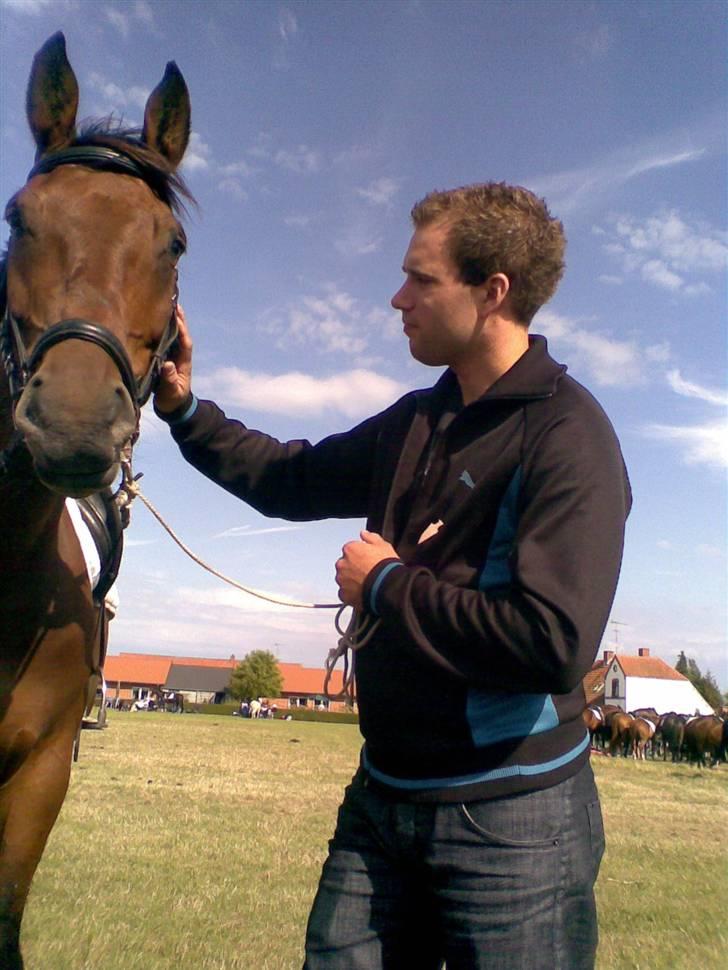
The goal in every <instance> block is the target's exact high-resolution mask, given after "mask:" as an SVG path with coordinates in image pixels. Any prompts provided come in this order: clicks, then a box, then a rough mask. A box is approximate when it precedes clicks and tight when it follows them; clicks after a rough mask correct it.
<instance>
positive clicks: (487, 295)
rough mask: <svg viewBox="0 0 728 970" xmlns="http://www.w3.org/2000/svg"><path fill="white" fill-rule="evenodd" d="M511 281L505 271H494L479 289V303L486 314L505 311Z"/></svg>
mask: <svg viewBox="0 0 728 970" xmlns="http://www.w3.org/2000/svg"><path fill="white" fill-rule="evenodd" d="M510 288H511V281H510V280H509V279H508V277H507V276H506V274H505V273H493V274H492V275H491V276H489V277H488V279H487V280H485V282H483V283H481V284H480V286H479V287H478V288H477V289H478V304H479V307H480V310H481V312H482V313H483V314H484V315H490V314H491V313H497V312H498V311H501V312H503V310H504V309H505V307H504V304H505V303H506V301H507V299H508V293H509V291H510Z"/></svg>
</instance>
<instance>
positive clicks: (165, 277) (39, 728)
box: [0, 33, 191, 970]
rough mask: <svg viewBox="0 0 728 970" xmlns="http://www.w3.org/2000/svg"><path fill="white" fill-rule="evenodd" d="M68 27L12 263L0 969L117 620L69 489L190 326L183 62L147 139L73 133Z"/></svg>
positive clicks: (106, 454)
mask: <svg viewBox="0 0 728 970" xmlns="http://www.w3.org/2000/svg"><path fill="white" fill-rule="evenodd" d="M77 106H78V84H77V81H76V77H75V75H74V73H73V70H72V68H71V65H70V63H69V61H68V58H67V56H66V45H65V39H64V37H63V35H62V34H61V33H58V34H55V35H54V36H53V37H51V38H50V39H49V40H48V41H47V42H46V43H45V44H44V45H43V47H42V48H41V49H40V50H39V51H38V53H37V54H36V56H35V59H34V61H33V66H32V69H31V72H30V79H29V83H28V91H27V104H26V107H27V115H28V122H29V125H30V130H31V133H32V136H33V139H34V141H35V146H36V156H35V164H34V166H33V168H32V170H31V172H30V175H29V176H28V180H27V182H26V184H25V186H24V187H23V188H21V189H20V191H19V192H17V193H16V195H15V196H13V198H12V199H11V200H10V202H9V203H8V206H7V209H6V214H5V217H6V219H7V221H8V223H9V225H10V230H11V232H10V239H9V243H8V249H7V253H6V255H5V257H4V258H3V259H2V261H1V262H0V315H1V316H2V329H1V330H0V352H1V353H0V356H1V357H2V363H3V365H4V366H3V367H2V368H0V577H2V582H0V966H2V967H3V968H4V970H19V968H21V967H22V965H23V962H22V957H21V954H20V946H19V941H20V924H21V919H22V913H23V908H24V906H25V902H26V899H27V895H28V891H29V888H30V883H31V879H32V877H33V874H34V872H35V869H36V867H37V865H38V862H39V861H40V858H41V855H42V852H43V849H44V847H45V844H46V841H47V838H48V835H49V833H50V831H51V828H52V827H53V824H54V822H55V820H56V817H57V815H58V812H59V811H60V808H61V805H62V803H63V799H64V797H65V794H66V790H67V787H68V781H69V776H70V768H71V753H72V748H73V744H74V738H75V736H76V734H77V730H78V727H79V724H80V722H81V720H82V717H83V714H84V709H85V707H86V700H87V696H88V693H89V684H90V683H91V684H92V686H93V689H92V690H91V691H90V696H91V697H93V695H94V694H95V686H96V685H95V682H94V674H95V673H97V672H98V663H99V653H100V650H101V647H102V644H101V643H100V640H101V631H102V629H103V623H102V622H101V620H100V617H99V609H98V608H97V607H96V606H95V604H94V600H93V597H92V591H91V588H90V585H89V580H88V577H87V571H86V566H85V562H84V559H83V557H82V554H81V548H80V545H79V541H78V539H77V537H76V533H75V531H74V530H73V528H72V525H71V521H70V517H69V514H68V512H67V511H66V505H65V503H66V498H67V497H68V496H71V497H74V498H80V497H83V496H87V495H90V494H92V493H98V492H100V491H101V490H103V489H107V488H108V487H109V486H110V485H111V484H112V483H113V482H114V481H116V480H117V478H118V473H119V466H120V458H121V455H122V451H123V449H125V448H126V447H128V446H129V445H130V443H133V441H134V440H135V438H136V436H137V434H138V429H139V417H140V408H141V406H142V405H143V403H144V402H145V400H146V399H147V398H148V396H149V395H150V393H151V390H152V387H153V384H154V380H155V378H156V376H157V375H158V372H159V368H160V367H161V365H162V362H163V360H164V357H165V355H166V354H167V353H168V351H169V348H170V346H171V343H172V341H173V339H174V335H175V332H176V314H175V306H176V287H177V260H178V258H179V256H180V255H181V253H182V252H183V251H184V234H183V231H182V228H181V225H180V222H179V218H178V217H179V216H180V213H181V208H182V202H181V198H180V197H181V196H184V197H186V198H188V199H191V196H190V194H189V192H188V191H187V190H186V188H185V186H184V183H183V182H182V180H181V179H180V178H179V177H178V176H177V175H176V174H175V171H176V168H177V166H178V165H179V163H180V162H181V160H182V157H183V155H184V152H185V148H186V146H187V142H188V139H189V132H190V103H189V94H188V91H187V86H186V84H185V82H184V79H183V77H182V75H181V73H180V71H179V69H178V68H177V66H176V65H175V64H174V63H173V62H170V63H169V64H168V65H167V68H166V71H165V74H164V77H163V79H162V81H161V82H160V83H159V85H158V86H157V87H156V88H155V89H154V91H153V92H152V94H151V95H150V97H149V100H148V101H147V104H146V108H145V112H144V126H143V129H142V130H141V132H138V131H136V132H132V131H130V130H125V131H123V130H121V129H120V128H113V127H112V125H111V123H109V122H107V123H102V122H97V123H95V124H94V125H91V126H89V127H87V128H85V129H84V130H82V131H81V132H80V133H77V131H76V111H77Z"/></svg>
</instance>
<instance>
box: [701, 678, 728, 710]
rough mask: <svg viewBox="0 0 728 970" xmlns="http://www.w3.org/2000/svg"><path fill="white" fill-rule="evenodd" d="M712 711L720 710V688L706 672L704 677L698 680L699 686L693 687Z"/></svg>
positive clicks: (721, 699)
mask: <svg viewBox="0 0 728 970" xmlns="http://www.w3.org/2000/svg"><path fill="white" fill-rule="evenodd" d="M695 686H696V687H697V689H698V690H699V691H700V693H701V694H702V695H703V697H704V698H705V699H706V701H707V702H708V703H709V704H710V706H711V707H712V708H713V710H714V711H718V710H720V706H721V704H722V701H723V697H722V694H721V692H720V687H718V683H717V681H716V679H715V677H714V676H713V675H712V674H711V672H710V671H708V672H707V673H706V674H705V676H704V677H701V678H700V684H699V685H698V684H696V685H695Z"/></svg>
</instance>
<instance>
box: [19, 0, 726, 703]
mask: <svg viewBox="0 0 728 970" xmlns="http://www.w3.org/2000/svg"><path fill="white" fill-rule="evenodd" d="M724 15H725V10H724V6H723V4H721V3H714V2H701V0H692V2H677V3H671V2H667V0H663V2H659V3H644V2H633V3H622V2H619V3H612V2H608V0H607V2H600V3H595V2H584V3H581V2H578V0H571V2H510V3H501V2H492V3H490V2H465V3H463V2H458V0H449V2H444V3H443V2H426V0H399V2H396V0H394V2H392V0H390V2H381V3H378V2H367V3H363V2H316V0H309V2H305V3H296V2H287V3H280V4H279V3H275V2H253V3H250V2H210V0H208V2H205V3H193V2H186V3H185V2H172V0H170V2H151V0H137V2H125V3H120V2H116V3H111V2H110V3H105V2H103V0H96V2H89V0H0V58H1V62H2V66H1V67H0V107H1V115H0V138H1V143H0V144H1V150H2V168H1V171H0V196H2V197H3V198H8V197H9V196H10V195H11V194H12V193H13V192H14V191H15V190H16V189H17V188H18V187H19V186H20V185H21V184H22V182H23V181H24V179H25V175H26V173H27V171H28V169H29V167H30V164H31V161H32V155H33V146H32V143H31V139H30V136H29V134H28V131H27V126H26V122H25V116H24V96H25V84H26V80H27V76H28V71H29V68H30V63H31V60H32V57H33V54H34V53H35V51H36V50H37V48H38V47H39V46H40V45H41V44H42V43H43V42H44V41H45V40H46V38H47V37H48V36H50V35H51V34H52V33H53V32H55V31H56V30H58V29H61V30H63V31H64V33H65V35H66V40H67V45H68V52H69V57H70V60H71V63H72V64H73V67H74V69H75V71H76V74H77V76H78V79H79V84H80V87H81V109H80V117H89V116H98V115H105V114H108V113H109V112H111V111H113V112H115V113H116V114H117V115H122V116H123V118H124V119H125V121H126V122H128V123H131V124H134V123H140V121H141V118H142V115H143V105H144V102H145V99H146V96H147V95H148V93H149V91H150V90H151V89H152V88H153V87H154V86H155V85H156V83H157V82H158V81H159V79H160V78H161V76H162V73H163V70H164V66H165V63H166V62H167V61H168V60H175V61H176V62H177V64H178V66H179V67H180V69H181V70H182V72H183V74H184V76H185V78H186V80H187V84H188V86H189V88H190V92H191V99H192V111H193V136H192V141H191V145H190V148H189V151H188V155H187V158H186V160H185V163H184V167H183V171H184V173H185V175H186V178H187V180H188V183H189V185H190V187H191V189H192V191H193V192H194V194H195V196H196V198H197V201H198V203H199V209H198V210H196V211H193V212H191V214H190V217H189V219H188V220H187V224H186V228H187V235H188V239H189V249H188V253H187V255H186V256H185V257H184V260H183V264H182V270H181V282H180V288H181V298H182V302H183V304H184V306H185V309H186V311H187V315H188V319H189V321H190V325H191V328H192V332H193V337H194V340H195V377H194V387H195V390H196V391H197V393H198V394H200V395H201V396H211V397H213V398H214V399H216V400H217V401H218V403H219V404H220V405H221V406H222V407H224V408H225V410H226V411H227V412H228V413H229V414H232V415H234V416H236V417H240V418H241V419H242V420H244V421H245V422H246V423H247V424H248V425H250V426H252V427H258V428H261V429H263V430H265V431H267V432H269V433H271V434H274V435H276V436H277V437H280V438H286V439H287V438H291V437H306V438H309V439H311V440H318V439H319V438H321V437H323V436H324V435H326V434H329V433H331V432H334V431H341V430H344V429H346V428H348V427H350V426H351V425H353V424H355V423H356V422H357V421H358V420H359V419H361V418H363V417H365V416H367V415H368V414H371V413H373V412H375V411H377V410H379V409H381V408H383V407H385V406H386V405H387V404H389V403H390V402H391V401H392V400H393V399H394V398H395V397H396V396H398V395H399V394H400V393H401V392H403V391H405V390H407V389H410V388H413V387H418V386H426V385H428V384H430V383H432V382H433V381H434V380H435V379H436V378H437V373H436V372H433V371H431V370H427V369H426V368H424V367H422V366H421V365H418V364H416V363H415V362H413V361H412V360H411V359H410V358H409V355H408V351H407V343H406V340H405V338H404V337H403V335H402V332H401V324H400V321H399V316H398V314H397V313H395V312H394V311H393V310H392V309H391V307H390V305H389V299H390V297H391V296H392V294H393V293H394V292H395V291H396V289H397V288H398V287H399V285H400V281H401V270H400V267H401V262H402V256H403V253H404V250H405V249H406V246H407V242H408V239H409V235H410V229H409V220H408V213H409V209H410V207H411V205H412V203H413V202H414V201H415V200H416V199H419V198H420V197H421V196H422V195H424V194H425V193H426V192H427V191H429V190H430V189H433V188H446V187H451V186H454V185H459V184H464V183H468V182H475V181H485V180H490V179H496V180H505V181H509V182H513V183H518V184H522V185H525V186H527V187H529V188H531V189H533V190H534V191H536V192H538V193H539V194H541V195H543V196H544V197H545V198H546V199H547V201H548V203H549V205H550V208H551V209H552V211H553V212H554V214H556V215H557V216H559V217H560V218H561V219H562V220H563V222H564V224H565V228H566V232H567V236H568V240H569V246H568V251H567V273H566V276H565V279H564V281H563V283H562V285H561V287H560V289H559V291H558V293H557V294H556V297H555V298H554V300H553V301H552V302H551V303H550V304H549V305H548V307H546V308H545V309H544V310H542V311H541V313H540V314H539V315H538V316H537V318H536V321H535V322H534V325H533V327H532V329H533V330H534V331H535V332H540V333H544V334H545V335H546V336H547V337H548V338H549V345H550V349H551V352H552V354H553V355H554V356H555V357H556V358H557V359H559V360H562V361H564V362H565V363H567V364H568V365H569V370H570V373H571V374H572V375H573V376H574V377H575V378H576V379H577V380H579V381H581V382H582V383H584V384H586V385H587V386H588V387H589V388H590V389H591V390H592V391H593V393H594V394H595V395H596V396H597V397H598V398H599V400H600V401H601V403H602V404H603V406H604V407H605V409H606V410H607V412H608V414H609V415H610V417H611V418H612V421H613V423H614V425H615V427H616V429H617V432H618V434H619V437H620V440H621V443H622V447H623V451H624V454H625V458H626V461H627V464H628V467H629V470H630V475H631V479H632V484H633V488H634V497H635V504H634V510H633V512H632V515H631V517H630V521H629V525H628V532H627V546H626V552H625V559H624V566H623V572H622V578H621V581H620V586H619V590H618V593H617V599H616V602H615V605H614V610H613V612H612V620H613V621H615V622H614V623H610V625H609V627H608V629H607V633H606V635H605V642H604V645H603V646H604V647H611V646H612V645H613V644H614V641H615V637H616V636H618V640H619V648H620V649H623V650H625V651H626V652H636V650H637V648H638V647H645V646H646V647H649V648H650V650H651V652H652V653H653V654H654V655H658V656H661V657H663V658H664V659H665V660H667V661H668V662H669V663H671V664H674V662H675V659H676V657H677V655H678V653H679V651H680V650H685V652H686V653H687V654H688V656H693V657H695V659H696V660H697V662H698V664H699V665H700V667H701V669H702V670H703V671H704V672H705V670H706V669H710V670H711V671H712V672H713V674H714V675H715V676H716V677H717V679H718V681H719V683H720V684H721V686H722V687H723V688H724V689H725V688H726V687H728V668H727V659H726V658H727V651H726V638H727V625H728V624H727V606H726V603H727V601H728V597H727V595H726V594H727V592H728V591H727V589H726V585H727V584H726V464H727V463H728V425H727V421H726V412H727V408H728V392H727V391H726V363H727V360H726V355H727V344H726V330H725V320H726V298H725V267H726V254H727V251H728V249H727V243H726V235H725V226H726V192H725V177H724V173H725V162H726V158H725V154H726V152H725V149H726V142H725V135H724V128H723V125H724V116H725V107H726V104H725V78H724V63H725V56H726V52H727V51H726V31H725V22H724ZM6 238H7V228H6V227H3V236H2V241H3V242H4V241H5V239H6ZM149 410H150V408H147V411H149ZM136 470H137V471H141V472H143V473H144V479H143V481H142V486H143V489H144V492H145V494H146V495H147V497H148V498H149V499H150V500H151V501H152V502H153V503H154V504H155V505H156V506H157V507H158V508H159V509H160V511H161V512H162V514H163V515H164V516H165V517H166V518H167V519H168V520H169V521H170V523H171V524H172V526H173V528H174V529H176V530H177V531H178V532H179V534H180V535H181V537H182V538H183V539H184V541H185V542H187V543H188V545H190V546H191V547H192V548H193V550H194V551H195V552H196V553H197V554H198V555H200V556H201V557H202V558H204V559H206V560H208V561H209V562H211V563H212V564H213V565H214V566H215V567H216V568H217V569H219V570H221V571H222V572H224V573H227V574H228V575H231V576H234V577H236V578H238V579H239V580H240V581H241V582H243V583H244V584H246V585H248V586H252V587H255V588H257V589H261V590H265V591H268V592H274V593H278V594H282V595H284V596H288V597H292V598H295V599H297V600H302V601H306V602H308V601H316V602H322V601H323V602H331V601H334V600H335V599H336V589H335V585H334V583H333V564H334V561H335V560H336V558H337V556H338V554H339V549H340V547H341V545H342V544H343V543H344V542H345V541H346V540H347V539H349V538H352V537H354V536H355V535H356V534H357V533H358V530H359V528H360V527H361V523H360V522H358V521H346V522H326V523H316V524H310V525H306V524H304V525H291V524H287V523H284V522H280V521H272V520H266V519H263V518H262V517H261V516H259V515H258V514H257V513H255V512H253V511H252V510H250V509H248V508H247V507H246V506H244V505H243V504H242V503H240V502H238V501H236V500H235V499H233V498H231V497H230V496H228V495H226V494H225V493H223V492H222V491H221V490H219V489H217V488H215V487H214V486H212V485H211V484H209V483H208V482H207V481H206V480H204V479H203V478H202V477H201V476H199V475H198V474H197V473H195V472H194V471H193V470H192V469H190V468H188V466H186V464H185V463H184V461H183V460H182V458H181V457H180V456H179V454H178V452H177V450H176V448H175V446H174V445H173V444H172V443H171V441H170V440H169V438H168V435H167V432H166V429H165V428H164V427H162V426H161V425H160V423H159V422H158V421H156V419H155V418H154V416H153V415H151V414H147V413H145V416H144V422H143V434H142V439H141V441H140V443H139V445H138V446H137V449H136ZM119 587H120V595H121V601H122V605H121V609H120V614H119V616H118V618H117V619H116V620H115V621H114V623H113V624H112V633H111V651H112V652H114V653H116V652H118V651H120V650H139V651H145V652H158V653H179V654H190V655H208V656H229V655H230V654H235V655H236V656H238V657H242V656H243V655H244V654H245V653H246V652H247V651H248V650H251V649H258V648H263V649H270V650H272V651H273V652H274V653H276V654H277V655H278V657H279V658H280V659H281V660H284V661H299V662H303V663H306V664H313V665H319V664H320V663H321V662H322V660H323V658H324V657H325V655H326V653H327V652H328V650H329V648H330V647H331V646H333V645H334V644H335V639H336V638H335V634H334V632H333V626H332V616H331V614H330V613H325V612H316V613H311V612H308V611H304V610H292V609H284V608H280V607H275V606H269V605H266V604H262V603H260V602H258V601H256V600H253V599H251V598H250V597H246V596H244V595H243V594H240V593H237V592H235V591H234V590H232V589H229V588H228V587H225V586H223V585H222V584H220V582H219V581H218V580H216V579H214V578H213V577H211V576H208V575H207V574H206V573H204V572H202V571H201V570H200V569H199V567H198V566H196V565H194V564H193V563H192V562H190V561H189V560H188V559H186V558H185V557H184V556H183V554H182V553H181V552H180V551H179V549H178V548H177V547H176V546H175V545H173V543H172V542H171V540H170V539H169V538H168V537H167V535H166V534H165V533H164V532H162V531H161V529H160V527H159V525H158V524H157V523H156V522H155V520H154V519H153V518H152V517H151V515H150V514H149V512H148V511H147V510H146V509H145V508H144V507H143V506H142V505H141V504H139V503H137V505H136V506H135V508H134V512H133V519H132V525H131V527H130V530H129V532H128V533H127V548H126V553H125V559H124V564H123V569H122V574H121V578H120V580H119Z"/></svg>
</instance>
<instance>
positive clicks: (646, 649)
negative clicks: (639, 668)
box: [637, 647, 650, 657]
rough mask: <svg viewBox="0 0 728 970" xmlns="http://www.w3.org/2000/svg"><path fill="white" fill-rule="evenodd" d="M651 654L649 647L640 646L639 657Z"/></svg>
mask: <svg viewBox="0 0 728 970" xmlns="http://www.w3.org/2000/svg"><path fill="white" fill-rule="evenodd" d="M649 655H650V648H649V647H640V648H639V650H638V651H637V656H638V657H649Z"/></svg>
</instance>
